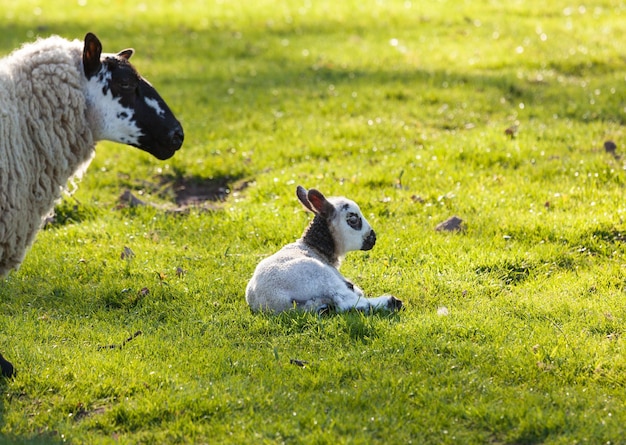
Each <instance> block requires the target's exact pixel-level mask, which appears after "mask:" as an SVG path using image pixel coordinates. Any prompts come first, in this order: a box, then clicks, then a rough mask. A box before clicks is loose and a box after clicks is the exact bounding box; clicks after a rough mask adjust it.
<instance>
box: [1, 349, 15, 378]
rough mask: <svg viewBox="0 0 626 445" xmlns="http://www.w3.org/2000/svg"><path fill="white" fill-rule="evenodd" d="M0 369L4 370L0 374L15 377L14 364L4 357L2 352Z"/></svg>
mask: <svg viewBox="0 0 626 445" xmlns="http://www.w3.org/2000/svg"><path fill="white" fill-rule="evenodd" d="M0 370H1V371H2V372H1V373H0V374H1V375H2V376H3V377H13V373H14V372H15V369H14V368H13V365H12V364H11V363H10V362H8V361H6V360H5V359H4V357H2V354H0Z"/></svg>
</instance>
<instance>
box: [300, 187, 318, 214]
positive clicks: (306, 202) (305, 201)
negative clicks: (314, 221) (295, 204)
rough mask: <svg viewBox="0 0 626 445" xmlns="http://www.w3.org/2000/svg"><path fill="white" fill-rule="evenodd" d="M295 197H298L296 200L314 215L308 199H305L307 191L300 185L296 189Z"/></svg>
mask: <svg viewBox="0 0 626 445" xmlns="http://www.w3.org/2000/svg"><path fill="white" fill-rule="evenodd" d="M296 195H297V196H298V200H299V201H300V202H301V203H302V205H303V206H304V207H306V208H307V209H309V211H311V212H313V213H315V210H314V209H313V207H311V203H310V202H309V198H307V191H306V189H305V188H304V187H302V186H301V185H299V186H298V188H296Z"/></svg>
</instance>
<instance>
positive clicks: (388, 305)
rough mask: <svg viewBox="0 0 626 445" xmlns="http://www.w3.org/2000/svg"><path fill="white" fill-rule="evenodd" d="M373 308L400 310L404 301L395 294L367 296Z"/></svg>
mask: <svg viewBox="0 0 626 445" xmlns="http://www.w3.org/2000/svg"><path fill="white" fill-rule="evenodd" d="M366 300H367V301H368V302H369V304H370V306H371V307H372V309H387V310H390V311H398V310H400V309H402V301H401V300H398V299H397V298H396V297H394V296H393V295H381V296H380V297H376V298H366Z"/></svg>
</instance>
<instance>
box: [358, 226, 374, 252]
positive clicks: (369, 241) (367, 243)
mask: <svg viewBox="0 0 626 445" xmlns="http://www.w3.org/2000/svg"><path fill="white" fill-rule="evenodd" d="M374 244H376V232H374V231H373V230H372V231H370V233H369V234H368V235H367V237H366V238H365V239H364V240H363V247H362V248H361V250H370V249H371V248H372V247H374Z"/></svg>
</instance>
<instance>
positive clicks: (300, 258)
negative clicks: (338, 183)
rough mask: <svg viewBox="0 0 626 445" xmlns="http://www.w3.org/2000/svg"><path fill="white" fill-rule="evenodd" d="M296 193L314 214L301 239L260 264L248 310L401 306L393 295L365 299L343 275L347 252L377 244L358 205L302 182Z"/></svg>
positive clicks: (248, 296) (248, 290)
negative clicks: (310, 187)
mask: <svg viewBox="0 0 626 445" xmlns="http://www.w3.org/2000/svg"><path fill="white" fill-rule="evenodd" d="M296 195H297V197H298V199H299V200H300V202H301V203H302V205H304V207H306V208H307V209H308V210H310V211H311V212H313V213H314V214H315V217H314V218H313V221H312V222H311V223H310V224H309V226H308V228H307V229H306V230H305V231H304V234H303V235H302V237H301V238H300V239H298V240H297V241H295V242H294V243H291V244H288V245H286V246H285V247H283V248H282V249H280V250H279V251H278V252H276V253H275V254H273V255H272V256H270V257H268V258H265V259H264V260H262V261H261V262H260V263H259V264H258V265H257V267H256V270H255V271H254V274H253V276H252V279H251V280H250V282H249V283H248V286H247V287H246V301H247V302H248V304H249V305H250V308H251V309H252V310H253V311H255V312H256V311H268V312H276V313H278V312H282V311H286V310H289V309H294V308H295V309H301V310H305V311H314V312H318V313H322V312H325V311H327V310H336V311H347V310H350V309H357V310H362V311H370V310H372V309H388V310H398V309H401V308H402V301H400V300H398V299H397V298H395V297H393V296H391V295H382V296H380V297H376V298H367V297H365V296H364V294H363V291H362V290H361V289H359V288H358V287H357V286H355V285H354V284H352V283H351V282H350V281H349V280H347V279H346V278H344V277H343V275H341V273H339V270H338V267H339V265H340V263H341V261H342V259H343V258H344V256H345V255H346V254H347V253H348V252H350V251H353V250H370V249H371V248H373V247H374V244H375V243H376V234H375V232H374V230H372V228H371V226H370V225H369V223H368V222H367V220H366V219H365V217H364V216H363V215H362V214H361V210H360V209H359V206H358V205H357V204H356V203H355V202H354V201H351V200H349V199H346V198H343V197H337V198H328V199H326V198H325V197H324V195H323V194H322V193H320V192H319V191H318V190H315V189H310V190H308V191H307V190H306V189H304V188H303V187H301V186H298V188H297V190H296Z"/></svg>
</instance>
